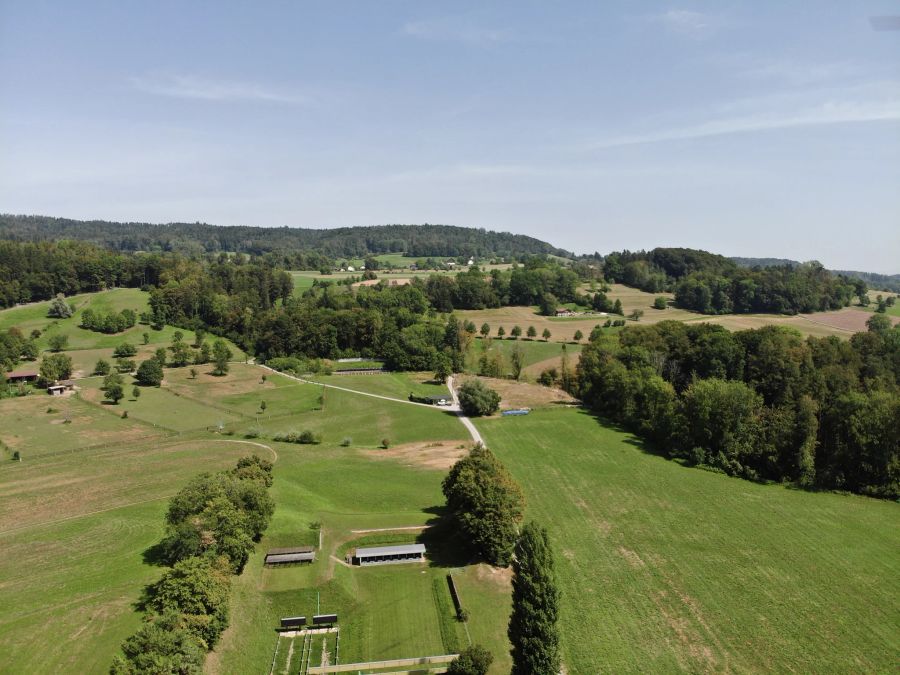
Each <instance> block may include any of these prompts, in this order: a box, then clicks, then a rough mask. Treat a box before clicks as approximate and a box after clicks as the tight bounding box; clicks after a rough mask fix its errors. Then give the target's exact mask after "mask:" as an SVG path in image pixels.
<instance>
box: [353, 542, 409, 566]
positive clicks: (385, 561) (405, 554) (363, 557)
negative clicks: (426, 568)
mask: <svg viewBox="0 0 900 675" xmlns="http://www.w3.org/2000/svg"><path fill="white" fill-rule="evenodd" d="M424 561H425V545H424V544H402V545H400V546H375V547H373V548H358V549H356V552H355V553H354V554H353V556H352V560H351V562H352V563H353V564H354V565H390V564H395V563H410V562H424Z"/></svg>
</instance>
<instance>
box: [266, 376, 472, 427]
mask: <svg viewBox="0 0 900 675" xmlns="http://www.w3.org/2000/svg"><path fill="white" fill-rule="evenodd" d="M258 367H260V368H265V369H266V370H268V371H269V372H272V373H277V374H278V375H282V376H284V377H287V378H289V379H291V380H296V381H297V382H303V383H304V384H314V385H317V386H319V387H327V388H329V389H340V390H341V391H346V392H350V393H351V394H359V395H360V396H370V397H371V398H380V399H381V400H383V401H394V402H395V403H406V404H407V405H418V406H421V407H423V408H429V409H430V410H438V411H440V412H444V411H450V412H455V413H456V416H457V417H458V418H459V421H460V422H462V423H463V426H464V427H465V428H466V429H467V430H468V431H469V436H471V437H472V440H473V441H475V442H476V443H481V444H482V445H483V444H484V439H483V438H482V437H481V434H480V433H479V431H478V429H476V428H475V425H474V424H473V423H472V420H470V419H469V418H468V417H466V416H465V415H463V414H462V410H460V407H459V399H458V398H457V397H456V391H455V390H454V389H453V378H452V377H450V378H448V379H447V388H448V389H449V390H450V395H451V396H452V397H453V405H452V406H442V407H440V408H436V407H435V406H433V405H430V404H428V403H417V402H415V401H407V400H406V399H402V398H393V397H391V396H382V395H381V394H370V393H369V392H367V391H359V390H358V389H348V388H347V387H339V386H337V385H336V384H325V383H324V382H314V381H313V380H306V379H304V378H302V377H297V376H296V375H288V374H287V373H282V372H280V371H278V370H275V369H273V368H269V367H268V366H264V365H262V364H258Z"/></svg>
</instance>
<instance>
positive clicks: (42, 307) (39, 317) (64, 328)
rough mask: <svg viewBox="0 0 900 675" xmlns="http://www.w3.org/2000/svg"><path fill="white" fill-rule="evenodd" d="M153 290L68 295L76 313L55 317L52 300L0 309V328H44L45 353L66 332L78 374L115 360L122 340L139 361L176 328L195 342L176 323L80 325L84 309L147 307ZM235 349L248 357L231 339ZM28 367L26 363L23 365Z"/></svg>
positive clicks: (41, 343)
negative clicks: (109, 327) (156, 326)
mask: <svg viewBox="0 0 900 675" xmlns="http://www.w3.org/2000/svg"><path fill="white" fill-rule="evenodd" d="M149 297H150V294H149V293H145V292H144V291H141V290H140V289H137V288H116V289H112V290H109V291H100V292H98V293H84V294H81V295H73V296H71V297H69V298H66V301H67V302H69V303H70V304H72V305H74V306H75V313H74V314H73V315H72V316H71V317H69V318H68V319H54V318H50V317H48V316H47V310H48V309H49V307H50V302H49V301H47V302H36V303H32V304H29V305H22V306H20V307H12V308H10V309H4V310H0V331H5V330H9V329H10V328H12V327H16V328H18V329H19V330H21V331H22V333H23V334H24V335H25V336H26V337H27V336H28V335H30V334H31V331H32V330H39V331H41V336H40V337H39V338H38V339H37V345H38V347H39V348H40V349H41V350H42V352H43V354H46V351H44V350H46V349H48V344H49V340H50V337H51V336H53V335H65V336H66V337H68V339H69V342H68V346H67V347H66V349H65V350H64V351H65V353H67V354H68V355H69V356H71V357H72V362H73V365H74V368H75V376H76V377H81V376H86V375H89V374H90V373H91V372H92V370H93V367H94V364H95V363H96V362H97V360H98V359H100V358H103V359H106V360H107V361H110V362H111V361H112V360H113V355H112V353H113V349H115V347H116V346H117V345H120V344H122V343H123V342H129V343H131V344H133V345H135V346H137V348H138V354H137V356H135V357H134V359H135V360H136V361H137V362H138V363H140V361H141V360H142V359H146V358H148V357H150V356H151V355H152V354H153V352H154V351H155V350H156V349H158V348H159V347H167V346H169V345H170V344H171V343H172V338H173V336H174V335H175V332H176V331H180V332H181V333H183V334H184V339H185V340H186V341H187V342H188V343H193V341H194V333H193V331H190V330H185V329H179V328H175V327H173V326H164V327H163V328H162V329H161V330H153V329H152V328H150V326H146V325H142V324H140V323H139V324H137V325H135V326H133V327H132V328H129V329H128V330H125V331H122V332H121V333H114V334H112V335H107V334H106V333H98V332H96V331H91V330H86V329H84V328H81V327H80V323H81V315H82V313H83V312H84V310H85V309H88V308H90V309H92V310H94V311H95V312H98V313H103V314H107V313H110V312H120V311H122V310H123V309H132V310H134V311H135V313H137V314H140V312H144V311H147V309H148V300H149ZM145 333H146V334H147V344H144V334H145ZM213 339H215V336H212V335H210V336H209V337H207V341H210V342H211V341H212V340H213ZM228 344H229V347H230V349H231V351H232V354H233V356H232V358H233V359H234V360H236V361H241V360H243V359H245V358H246V355H245V354H244V352H243V351H242V350H241V349H240V348H239V347H238V346H237V345H235V344H233V343H231V342H230V341H229V342H228ZM22 367H23V368H24V367H27V364H24V365H23V366H22Z"/></svg>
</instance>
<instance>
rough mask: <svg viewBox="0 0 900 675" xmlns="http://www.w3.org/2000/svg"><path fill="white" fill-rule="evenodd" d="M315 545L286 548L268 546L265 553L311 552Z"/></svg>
mask: <svg viewBox="0 0 900 675" xmlns="http://www.w3.org/2000/svg"><path fill="white" fill-rule="evenodd" d="M315 550H316V547H315V546H289V547H287V548H270V549H269V550H268V551H267V552H266V555H289V554H291V553H312V552H313V551H315Z"/></svg>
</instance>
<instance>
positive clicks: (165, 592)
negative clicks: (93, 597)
mask: <svg viewBox="0 0 900 675" xmlns="http://www.w3.org/2000/svg"><path fill="white" fill-rule="evenodd" d="M271 485H272V463H271V462H269V461H267V460H264V459H260V458H258V457H253V456H251V457H244V458H242V459H240V460H239V461H238V463H237V465H236V466H235V467H234V468H233V469H231V470H229V471H223V472H221V473H215V474H210V473H204V474H200V475H199V476H197V477H196V478H194V479H193V480H192V481H191V482H190V483H188V485H187V486H185V487H184V488H183V489H182V490H181V491H180V492H178V494H176V495H175V496H174V497H173V498H172V500H171V501H170V502H169V510H168V513H167V514H166V535H165V537H164V538H163V540H162V542H160V544H159V546H158V547H157V549H158V552H159V554H160V557H161V558H162V560H164V561H165V563H166V564H167V565H169V566H170V568H169V569H168V570H166V572H165V573H164V574H163V576H162V577H161V578H160V579H159V581H157V582H156V583H154V584H151V585H150V586H148V587H147V588H146V590H145V596H144V598H143V601H142V606H143V609H144V610H145V612H146V616H145V618H144V625H143V626H142V627H141V629H140V630H138V632H137V633H135V634H134V635H132V636H131V637H129V638H128V639H127V640H126V641H125V642H124V643H123V645H122V654H121V655H119V656H117V657H116V658H115V660H114V662H113V665H112V667H111V669H110V672H111V673H112V674H113V675H137V674H138V673H179V675H194V674H199V673H201V672H202V670H203V657H204V654H205V653H206V652H207V651H208V650H210V649H212V647H213V646H214V645H215V644H216V642H217V641H218V639H219V637H220V636H221V635H222V631H224V630H225V628H226V627H227V626H228V594H229V589H230V586H231V575H232V574H238V573H240V571H241V570H242V569H243V567H244V564H245V563H246V561H247V558H248V556H249V554H250V552H251V550H252V549H253V542H254V541H258V540H259V538H260V536H262V533H263V531H264V530H265V529H266V527H267V526H268V524H269V520H270V519H271V517H272V513H273V512H274V510H275V505H274V502H273V501H272V498H271V497H270V496H269V493H268V488H269V487H270V486H271Z"/></svg>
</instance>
